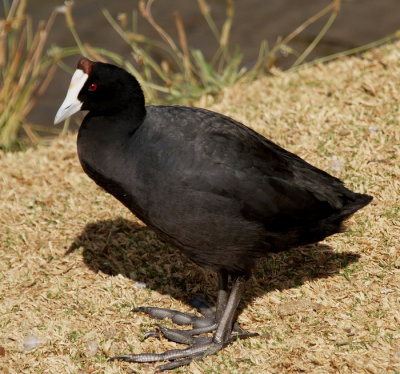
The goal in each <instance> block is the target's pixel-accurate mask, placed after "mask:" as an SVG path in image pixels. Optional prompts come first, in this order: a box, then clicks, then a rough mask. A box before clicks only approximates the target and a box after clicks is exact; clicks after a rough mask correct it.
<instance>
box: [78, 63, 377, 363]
mask: <svg viewBox="0 0 400 374" xmlns="http://www.w3.org/2000/svg"><path fill="white" fill-rule="evenodd" d="M90 66H91V69H90V74H88V79H87V82H86V83H85V85H84V86H83V88H82V90H81V91H80V93H79V95H78V99H79V100H80V101H81V102H82V103H83V106H82V109H86V110H89V113H88V115H87V116H86V117H85V119H84V121H83V123H82V125H81V127H80V130H79V135H78V153H79V158H80V161H81V164H82V166H83V169H84V170H85V172H86V173H87V174H88V175H89V176H90V177H91V178H93V179H94V181H95V182H96V183H97V184H98V185H100V186H101V187H103V188H104V189H105V190H106V191H107V192H109V193H110V194H112V195H113V196H114V197H116V198H117V199H118V200H119V201H121V202H122V203H123V204H124V205H125V206H127V207H128V208H129V209H130V210H131V211H132V212H133V213H134V214H136V215H137V216H138V217H139V218H140V219H141V220H142V221H143V222H145V223H146V224H147V225H149V226H150V227H152V228H153V229H154V230H155V231H156V232H158V233H159V234H160V236H161V237H163V238H164V240H166V241H167V242H169V243H171V244H173V245H174V246H176V247H177V248H179V249H180V250H181V251H182V252H183V253H184V254H185V255H186V256H187V257H189V258H190V259H191V260H193V261H194V262H195V263H197V264H199V265H200V266H203V267H209V268H211V269H213V270H215V271H217V272H218V273H219V274H224V276H223V277H222V278H224V279H225V278H227V275H230V276H231V277H232V279H234V280H235V279H238V278H240V277H247V276H248V274H249V272H250V271H251V268H252V266H253V264H254V261H255V260H256V259H257V258H259V257H262V256H265V255H267V253H269V252H275V251H283V250H287V249H289V248H291V247H293V246H298V245H303V244H308V243H313V242H317V241H319V240H322V239H324V238H325V237H327V236H329V235H332V234H335V233H338V232H341V231H342V222H343V220H345V219H346V218H347V217H349V216H350V215H352V214H353V213H354V212H356V211H357V210H358V209H360V208H362V207H363V206H365V205H366V204H368V203H369V202H370V201H371V197H370V196H368V195H363V194H358V193H354V192H352V191H350V190H349V189H347V188H346V187H345V186H344V185H343V183H342V182H341V181H340V180H339V179H337V178H335V177H333V176H330V175H329V174H327V173H326V172H324V171H322V170H319V169H317V168H315V167H314V166H312V165H310V164H308V163H307V162H305V161H304V160H302V159H301V158H299V157H298V156H296V155H294V154H293V153H290V152H288V151H286V150H284V149H283V148H281V147H280V146H278V145H276V144H274V143H273V142H271V141H270V140H268V139H266V138H264V137H263V136H261V135H260V134H258V133H256V132H255V131H253V130H251V129H250V128H248V127H246V126H244V125H243V124H241V123H239V122H237V121H235V120H233V119H231V118H229V117H226V116H224V115H221V114H218V113H214V112H211V111H208V110H205V109H199V108H192V107H183V106H147V107H145V106H144V98H143V94H142V91H141V89H140V86H139V84H138V83H137V81H136V79H135V78H134V77H132V76H131V75H130V74H128V73H127V72H126V71H124V70H122V69H120V68H118V67H115V66H113V65H108V64H103V63H92V64H91V65H90ZM93 83H95V84H96V85H97V89H96V91H94V92H92V91H90V90H89V89H88V87H89V86H90V85H91V84H93ZM220 304H224V303H223V302H221V303H220ZM225 304H226V303H225ZM223 306H225V307H226V305H223ZM219 307H220V309H221V308H223V307H222V306H221V305H219ZM222 312H223V311H222ZM222 312H221V313H222ZM221 313H220V314H221ZM232 313H234V310H233V312H232ZM232 318H233V317H232ZM216 323H217V324H218V323H219V321H218V318H217V320H216ZM231 328H232V326H228V329H229V333H226V331H224V334H225V335H226V336H225V338H226V339H225V340H226V341H224V342H222V344H223V345H224V344H226V343H227V342H228V341H229V338H228V337H229V336H230V334H231ZM221 329H222V328H221ZM215 340H216V338H215V335H214V340H213V341H214V343H215ZM217 340H218V339H217ZM211 351H212V350H211ZM211 351H210V348H208V349H207V352H208V353H210V352H211ZM211 353H212V352H211ZM206 354H207V353H206ZM203 355H204V354H203ZM196 357H197V356H196V355H195V354H193V355H192V356H189V358H196ZM162 359H168V358H166V357H163V358H162ZM171 361H172V360H171Z"/></svg>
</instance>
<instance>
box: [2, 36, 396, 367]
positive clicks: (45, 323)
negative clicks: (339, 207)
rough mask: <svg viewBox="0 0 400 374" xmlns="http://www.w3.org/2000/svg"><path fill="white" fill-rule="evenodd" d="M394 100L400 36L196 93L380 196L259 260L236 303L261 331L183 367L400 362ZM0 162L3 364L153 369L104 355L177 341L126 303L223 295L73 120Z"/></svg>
mask: <svg viewBox="0 0 400 374" xmlns="http://www.w3.org/2000/svg"><path fill="white" fill-rule="evenodd" d="M399 100H400V43H397V44H393V45H387V46H384V47H383V48H380V49H377V50H373V51H370V52H368V53H367V54H365V55H363V56H362V57H353V58H343V59H341V60H338V61H335V62H333V63H330V64H328V65H318V66H314V67H306V68H304V69H302V70H300V71H297V72H289V73H281V72H279V71H276V74H275V76H272V77H265V78H262V79H260V80H258V81H256V82H254V83H242V84H239V85H236V86H234V87H232V88H229V89H227V90H225V91H224V93H223V95H221V97H220V98H219V99H218V100H217V101H216V102H212V100H211V99H210V98H204V99H203V100H202V101H201V102H200V103H199V105H200V106H205V107H208V108H210V109H213V110H216V111H219V112H223V113H225V114H227V115H230V116H232V117H234V118H236V119H238V120H240V121H242V122H243V123H245V124H247V125H249V126H251V127H253V128H254V129H256V130H257V131H259V132H261V133H263V134H264V135H265V136H267V137H268V138H270V139H272V140H273V141H275V142H277V143H278V144H280V145H282V146H284V147H285V148H287V149H289V150H290V151H292V152H294V153H297V154H299V155H300V156H301V157H303V158H305V159H306V160H308V161H309V162H311V163H313V164H314V165H316V166H318V167H321V168H323V169H324V170H326V171H328V172H330V173H332V174H334V175H336V176H338V177H340V178H341V179H343V180H344V181H345V183H346V185H347V186H349V187H350V188H352V189H354V190H356V191H359V192H368V193H369V194H371V195H373V196H374V200H373V202H372V203H371V204H370V205H369V206H368V207H366V208H365V209H363V210H362V211H360V212H358V213H357V214H356V215H355V216H354V217H353V218H352V219H350V220H349V222H348V227H349V231H348V232H346V233H344V234H341V235H336V236H334V237H331V238H328V239H327V240H325V241H323V242H321V243H319V244H318V245H312V246H307V247H302V248H297V249H293V250H291V251H289V252H286V253H282V254H277V255H271V256H269V257H267V258H266V259H265V260H263V261H260V262H259V264H258V266H257V268H256V270H255V272H254V276H253V278H252V279H251V281H250V282H249V284H248V286H247V293H246V297H245V299H244V300H243V303H242V311H241V314H240V316H239V321H240V323H241V324H242V326H243V327H244V328H245V329H247V330H250V331H256V332H259V333H260V336H259V337H254V338H250V339H247V340H241V341H238V342H235V343H233V344H231V345H230V346H228V347H227V348H226V349H224V350H223V351H222V352H220V354H218V355H217V356H211V357H207V358H205V359H204V360H203V361H201V362H193V363H191V364H190V366H189V367H187V368H184V369H177V370H176V372H182V373H196V374H197V373H257V374H258V373H321V374H322V373H376V374H380V373H400V288H399V284H400V258H399V252H400V244H399V239H400V168H399V165H400V148H399V146H400V104H399ZM51 115H53V114H51ZM0 170H1V172H0V191H1V195H0V259H1V261H0V372H1V373H4V374H14V373H15V374H17V373H18V374H20V373H55V374H56V373H57V374H59V373H106V374H114V373H115V374H117V373H152V372H154V365H149V364H127V363H121V362H108V361H107V357H109V356H112V355H115V354H121V353H129V352H133V353H139V352H142V351H154V352H160V351H163V350H165V349H171V348H174V347H178V346H177V345H176V344H174V343H170V342H166V341H164V340H158V339H155V338H150V339H147V340H143V334H144V332H145V331H146V330H149V329H151V328H152V327H153V326H154V321H152V320H150V319H149V318H148V317H146V316H145V315H142V314H133V313H131V311H130V310H131V309H132V307H135V306H142V305H153V306H160V307H162V306H164V307H170V308H174V309H179V310H184V311H191V310H192V309H191V307H190V306H189V304H188V301H189V300H190V298H191V295H193V294H197V295H202V296H203V297H205V298H207V299H209V300H210V301H212V302H214V301H215V278H214V276H213V275H212V274H209V273H207V272H204V271H202V270H200V269H199V268H197V267H196V266H195V265H193V264H191V263H189V262H188V261H187V260H186V259H185V258H183V257H182V256H181V255H180V254H179V253H178V252H177V251H176V250H175V249H173V248H171V247H168V246H167V245H166V244H164V243H163V242H161V241H160V240H158V239H157V237H156V235H155V234H153V233H152V232H151V231H149V230H148V229H147V228H146V227H145V226H144V225H143V224H142V223H141V222H139V221H138V220H137V219H136V218H135V217H134V216H133V215H132V214H131V213H130V212H128V211H127V210H126V209H125V208H124V207H122V206H121V205H120V204H119V203H118V202H116V201H115V200H114V199H113V198H112V197H110V196H108V195H106V194H105V193H104V192H102V191H101V190H100V189H99V188H98V187H96V185H95V184H94V183H93V182H92V181H91V180H89V178H88V177H86V176H85V175H84V173H83V172H82V170H81V168H80V166H79V163H78V160H77V156H76V150H75V136H72V135H71V136H68V137H65V138H60V139H57V140H56V141H54V142H53V143H52V144H51V145H50V146H49V147H44V146H43V147H39V148H37V149H29V150H28V151H26V152H21V153H14V154H11V153H7V154H0ZM162 324H165V325H168V326H169V325H171V323H170V322H169V321H163V322H162Z"/></svg>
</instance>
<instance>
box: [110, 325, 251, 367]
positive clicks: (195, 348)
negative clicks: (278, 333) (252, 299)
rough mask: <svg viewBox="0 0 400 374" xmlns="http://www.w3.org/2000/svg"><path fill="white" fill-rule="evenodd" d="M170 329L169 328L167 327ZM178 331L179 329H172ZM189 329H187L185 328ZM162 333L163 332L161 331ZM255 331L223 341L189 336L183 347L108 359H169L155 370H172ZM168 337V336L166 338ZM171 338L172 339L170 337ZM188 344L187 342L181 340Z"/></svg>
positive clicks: (144, 360) (231, 336)
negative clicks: (189, 339) (187, 345)
mask: <svg viewBox="0 0 400 374" xmlns="http://www.w3.org/2000/svg"><path fill="white" fill-rule="evenodd" d="M168 330H171V329H168ZM174 331H179V330H174ZM187 331H189V330H187ZM162 334H163V335H164V334H165V332H162ZM257 335H258V334H257V333H249V332H243V333H233V334H231V335H230V336H229V337H228V339H226V341H225V342H223V343H215V342H214V341H213V338H211V337H191V343H190V345H189V347H187V348H185V349H171V350H168V351H165V352H163V353H140V354H135V355H118V356H114V357H111V358H110V361H114V360H121V361H126V362H137V363H145V362H147V363H152V362H159V361H169V362H168V363H166V364H162V365H159V366H157V367H156V368H155V371H164V370H172V369H175V368H178V367H181V366H185V365H188V364H190V362H191V361H193V360H201V359H202V358H204V357H205V356H209V355H213V354H215V353H217V352H218V351H220V350H221V349H222V348H223V347H225V346H226V345H228V344H229V343H231V342H232V341H234V340H237V339H244V338H248V337H251V336H257ZM164 336H165V337H167V336H166V335H164ZM168 339H169V338H168ZM170 340H172V339H170ZM183 343H184V344H188V343H187V342H183Z"/></svg>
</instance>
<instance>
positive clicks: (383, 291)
mask: <svg viewBox="0 0 400 374" xmlns="http://www.w3.org/2000/svg"><path fill="white" fill-rule="evenodd" d="M392 292H394V290H393V289H391V288H385V289H384V290H382V291H381V293H382V294H385V293H392Z"/></svg>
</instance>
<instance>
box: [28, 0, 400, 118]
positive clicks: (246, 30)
mask: <svg viewBox="0 0 400 374" xmlns="http://www.w3.org/2000/svg"><path fill="white" fill-rule="evenodd" d="M138 2H139V1H138V0H118V1H110V0H76V1H75V5H74V8H73V15H74V19H75V22H76V27H77V29H78V31H79V34H80V36H81V38H82V40H83V41H84V42H88V43H90V44H92V45H93V46H97V47H104V48H106V49H110V50H112V51H115V52H117V53H119V54H122V55H123V56H126V58H131V57H130V56H129V53H130V48H129V47H128V46H127V45H125V44H124V42H123V41H122V39H121V38H120V37H119V36H118V35H117V34H116V32H115V31H114V30H113V29H112V27H111V26H110V25H109V23H108V22H107V20H106V19H105V18H104V15H103V14H102V12H101V9H103V8H106V9H108V10H109V11H110V13H111V14H112V15H114V16H117V14H119V13H127V15H128V16H129V15H130V14H131V13H132V10H133V9H137V7H138ZM330 2H331V1H330V0H319V1H315V0H234V5H235V18H234V23H233V27H232V34H231V41H232V42H233V44H238V45H239V46H240V49H241V51H242V52H243V54H244V60H243V61H244V64H245V65H248V66H250V65H251V64H252V63H254V62H255V60H256V59H257V55H258V50H259V46H260V42H261V41H262V40H268V42H269V43H270V45H271V46H272V45H273V44H274V43H275V42H276V40H277V38H278V37H283V36H286V35H287V34H289V33H290V32H292V31H293V30H294V29H295V28H296V27H297V26H299V25H300V24H301V23H302V22H304V21H305V20H306V19H307V18H309V17H311V16H312V15H313V14H315V13H316V12H318V11H319V10H321V9H322V8H323V7H324V6H326V5H328V4H329V3H330ZM62 4H63V2H62V1H61V0H33V1H30V3H29V11H28V13H30V14H31V15H32V17H33V19H34V21H38V20H40V19H46V18H47V17H48V16H49V14H50V12H51V11H52V9H53V8H54V7H57V6H60V5H62ZM208 5H209V6H210V7H211V11H212V15H213V16H214V19H215V20H216V22H217V24H219V25H221V24H222V23H223V21H224V19H225V12H226V2H225V0H209V1H208ZM175 11H177V12H179V13H180V14H181V16H182V18H183V21H184V24H185V27H186V32H187V36H188V40H189V44H190V46H192V47H194V48H199V49H201V50H202V51H203V53H204V54H205V55H206V56H207V55H208V54H212V53H213V52H214V51H215V48H216V42H215V40H214V38H213V36H212V34H211V31H210V29H209V28H208V26H207V24H206V23H205V21H204V19H203V17H202V16H201V14H200V12H199V9H198V6H197V1H196V0H174V1H170V0H158V1H155V2H154V5H153V7H152V12H153V16H154V18H155V19H156V20H157V22H159V23H160V25H162V26H163V27H165V29H166V30H167V31H168V32H170V33H171V34H172V35H173V36H175V35H176V29H175V24H174V18H173V13H174V12H175ZM326 19H327V18H324V19H322V20H320V21H319V22H316V23H314V24H312V25H311V26H310V27H309V28H307V29H306V30H305V31H304V32H303V33H302V34H300V35H299V37H297V38H296V40H295V41H294V42H293V43H291V44H290V46H291V47H292V48H295V49H298V50H300V51H301V50H304V48H305V47H306V46H307V45H308V44H309V43H310V42H311V41H312V40H313V39H314V38H315V36H316V35H317V34H318V32H319V31H320V30H321V28H322V26H323V24H324V23H325V22H326ZM399 29H400V0H343V1H342V7H341V11H340V14H339V15H338V17H337V19H336V21H335V22H334V24H333V26H332V27H331V28H330V29H329V31H328V32H327V34H326V36H325V37H324V38H323V40H322V41H321V42H320V44H319V45H318V46H317V48H316V50H315V51H314V53H313V54H312V55H311V56H310V58H315V57H321V56H326V55H329V54H332V53H336V52H339V51H344V50H348V49H350V48H354V47H356V46H360V45H363V44H366V43H369V42H372V41H375V40H378V39H380V38H382V37H384V36H386V35H388V34H390V33H393V32H394V31H396V30H399ZM139 31H140V32H141V33H142V34H146V35H147V34H148V35H152V36H154V35H155V32H154V30H153V29H152V28H151V27H150V26H149V25H148V24H147V22H146V21H145V20H143V19H140V16H139ZM49 42H50V43H53V44H57V45H59V46H61V47H65V46H72V45H75V43H74V40H73V38H72V36H71V34H70V32H69V30H68V29H67V27H66V26H65V20H64V17H63V16H62V15H59V16H58V19H57V21H56V24H55V25H54V28H53V30H52V35H51V38H50V41H49ZM310 58H309V59H310ZM76 60H77V57H73V58H70V59H69V60H66V63H67V64H68V65H69V66H71V68H73V67H74V66H75V63H76ZM288 63H289V62H288V60H287V59H285V58H283V57H282V58H280V59H279V60H278V61H277V65H278V66H280V67H282V68H285V67H286V66H287V65H288ZM69 80H70V74H68V73H67V72H65V71H63V70H61V69H59V71H58V72H57V75H56V78H55V79H54V80H53V82H52V83H51V84H50V86H49V88H48V90H47V92H46V93H45V95H44V96H43V97H42V98H41V99H40V102H39V105H37V107H36V108H35V109H34V110H33V112H32V113H31V114H30V121H31V122H33V123H41V124H44V125H49V124H51V123H52V122H53V118H54V115H55V112H56V110H57V108H58V106H59V105H60V104H61V102H62V100H63V98H64V96H65V93H66V89H67V87H68V83H69Z"/></svg>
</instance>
